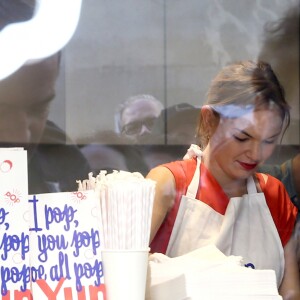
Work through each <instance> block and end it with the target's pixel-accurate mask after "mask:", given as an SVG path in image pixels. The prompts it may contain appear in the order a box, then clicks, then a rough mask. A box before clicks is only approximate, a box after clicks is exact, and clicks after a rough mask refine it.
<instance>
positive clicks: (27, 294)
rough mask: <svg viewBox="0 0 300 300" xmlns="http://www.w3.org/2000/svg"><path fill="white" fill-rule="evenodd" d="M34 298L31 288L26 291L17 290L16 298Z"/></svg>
mask: <svg viewBox="0 0 300 300" xmlns="http://www.w3.org/2000/svg"><path fill="white" fill-rule="evenodd" d="M23 299H26V300H32V299H33V298H32V294H31V291H30V290H26V291H25V292H21V291H15V300H23Z"/></svg>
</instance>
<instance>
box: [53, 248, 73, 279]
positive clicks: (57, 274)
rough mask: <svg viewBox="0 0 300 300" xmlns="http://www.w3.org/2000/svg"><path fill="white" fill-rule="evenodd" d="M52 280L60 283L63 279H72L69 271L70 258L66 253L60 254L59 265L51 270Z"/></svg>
mask: <svg viewBox="0 0 300 300" xmlns="http://www.w3.org/2000/svg"><path fill="white" fill-rule="evenodd" d="M50 278H51V280H52V281H59V280H60V279H61V278H65V279H71V275H70V269H69V258H68V255H67V254H66V253H63V252H61V251H60V252H59V253H58V264H57V265H54V266H52V267H51V268H50Z"/></svg>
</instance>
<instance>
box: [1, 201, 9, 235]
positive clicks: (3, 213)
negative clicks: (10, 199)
mask: <svg viewBox="0 0 300 300" xmlns="http://www.w3.org/2000/svg"><path fill="white" fill-rule="evenodd" d="M8 214H9V212H7V211H5V209H4V208H3V207H0V226H1V225H3V224H4V225H5V229H6V230H7V229H8V228H9V224H8V223H5V219H6V216H7V215H8Z"/></svg>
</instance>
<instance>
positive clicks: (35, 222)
mask: <svg viewBox="0 0 300 300" xmlns="http://www.w3.org/2000/svg"><path fill="white" fill-rule="evenodd" d="M28 202H29V203H33V221H34V228H29V231H35V232H38V231H41V230H42V228H39V226H38V218H37V207H36V206H37V203H38V202H39V200H38V199H36V196H35V195H34V196H33V199H31V200H28Z"/></svg>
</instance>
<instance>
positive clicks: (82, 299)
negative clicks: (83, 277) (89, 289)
mask: <svg viewBox="0 0 300 300" xmlns="http://www.w3.org/2000/svg"><path fill="white" fill-rule="evenodd" d="M64 293H65V300H73V294H72V288H70V287H67V288H64ZM77 299H78V300H87V299H86V294H85V288H84V287H82V290H81V291H80V292H77Z"/></svg>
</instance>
